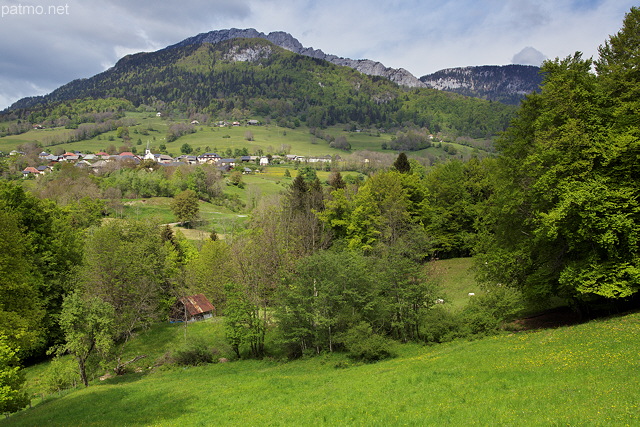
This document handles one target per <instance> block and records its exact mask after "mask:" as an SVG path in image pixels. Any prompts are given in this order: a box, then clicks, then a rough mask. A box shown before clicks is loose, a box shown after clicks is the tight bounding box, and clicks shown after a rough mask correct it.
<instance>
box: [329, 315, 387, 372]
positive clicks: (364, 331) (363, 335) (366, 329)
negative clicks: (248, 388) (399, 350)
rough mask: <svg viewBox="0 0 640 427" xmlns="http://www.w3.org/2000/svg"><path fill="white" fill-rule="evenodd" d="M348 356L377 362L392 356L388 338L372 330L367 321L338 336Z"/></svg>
mask: <svg viewBox="0 0 640 427" xmlns="http://www.w3.org/2000/svg"><path fill="white" fill-rule="evenodd" d="M337 341H338V342H341V343H342V344H344V347H345V349H346V350H347V352H348V355H349V357H351V358H353V359H356V360H361V361H364V362H377V361H379V360H383V359H387V358H389V357H391V356H392V353H391V342H390V341H389V339H388V338H385V337H384V336H382V335H379V334H376V333H375V332H373V328H372V327H371V325H370V324H368V323H367V322H360V323H358V324H356V325H354V326H353V327H352V328H350V329H349V330H348V331H347V332H345V333H344V334H342V335H340V336H338V338H337Z"/></svg>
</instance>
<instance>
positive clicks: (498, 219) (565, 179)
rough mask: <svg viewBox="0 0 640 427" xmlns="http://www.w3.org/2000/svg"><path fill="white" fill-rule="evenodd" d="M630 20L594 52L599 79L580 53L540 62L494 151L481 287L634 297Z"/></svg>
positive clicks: (639, 255) (639, 261)
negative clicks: (538, 81) (537, 83)
mask: <svg viewBox="0 0 640 427" xmlns="http://www.w3.org/2000/svg"><path fill="white" fill-rule="evenodd" d="M638 22H640V12H639V11H638V10H637V8H634V9H632V11H631V12H630V13H629V14H628V15H627V16H626V18H625V23H624V27H623V29H622V30H621V32H620V33H618V34H617V35H615V36H612V37H611V38H610V40H609V41H608V42H607V43H605V45H604V46H603V47H601V49H600V53H601V55H602V56H601V58H600V60H598V61H596V66H597V67H598V68H599V71H601V73H599V74H598V75H596V74H593V73H592V72H591V68H592V66H593V61H592V60H585V59H582V57H581V55H580V54H578V53H576V54H575V55H574V56H572V57H568V58H565V59H562V60H560V59H558V60H556V61H548V62H546V63H545V64H544V66H543V71H544V72H545V80H544V84H543V87H542V91H541V93H540V94H536V95H532V96H530V97H529V98H528V99H527V100H526V101H525V102H524V103H523V104H522V108H521V110H520V112H519V114H518V118H517V119H516V120H515V121H514V122H513V125H512V127H511V128H510V129H509V130H508V131H507V132H506V134H505V135H504V137H503V138H502V140H501V141H500V143H499V146H498V147H499V150H500V157H499V159H498V177H497V179H496V182H497V184H498V185H497V186H496V193H495V195H494V196H493V197H492V199H491V200H490V203H489V205H488V206H489V210H488V211H487V215H486V216H485V224H486V228H485V231H486V233H484V236H483V239H482V245H481V246H480V251H481V252H483V253H484V255H483V257H482V259H481V260H480V267H481V269H482V270H481V273H482V275H483V277H484V278H485V279H486V280H490V281H494V282H500V283H504V284H507V285H509V286H513V287H516V288H519V289H522V290H523V291H524V292H525V293H526V294H527V295H528V296H529V297H530V298H532V299H538V298H540V297H548V296H550V295H558V296H561V297H566V298H572V299H577V300H579V301H582V302H587V303H588V302H589V301H593V300H597V299H598V298H604V299H610V300H613V299H624V298H628V297H630V296H632V295H634V294H635V293H637V292H638V289H639V288H640V276H639V275H638V271H639V270H638V269H639V267H640V247H639V246H638V241H640V225H639V224H640V191H638V187H637V183H636V179H635V178H634V177H635V176H637V174H638V172H640V171H639V170H638V166H637V162H636V161H635V159H636V157H637V153H638V148H639V146H638V144H637V137H638V130H637V129H638V127H637V124H638V122H637V120H638V119H637V117H636V115H633V114H632V115H630V114H628V111H630V109H631V108H635V107H633V105H636V103H637V99H636V98H635V97H634V98H633V99H631V98H629V97H628V96H631V97H633V95H629V94H631V93H632V92H633V91H634V90H637V87H638V78H637V75H636V74H637V73H635V72H630V71H629V67H630V66H631V67H632V65H630V64H631V63H630V62H628V61H631V62H633V61H637V57H638V48H639V46H638V44H637V43H634V42H632V40H635V39H636V31H635V29H636V28H637V26H638ZM631 58H636V59H631ZM621 88H625V89H624V90H621ZM634 88H635V89H634ZM625 111H627V112H625Z"/></svg>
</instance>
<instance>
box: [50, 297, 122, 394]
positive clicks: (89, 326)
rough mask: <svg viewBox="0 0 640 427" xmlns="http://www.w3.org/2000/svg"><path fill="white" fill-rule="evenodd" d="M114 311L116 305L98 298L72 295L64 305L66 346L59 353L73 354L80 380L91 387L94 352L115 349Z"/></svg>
mask: <svg viewBox="0 0 640 427" xmlns="http://www.w3.org/2000/svg"><path fill="white" fill-rule="evenodd" d="M114 319H115V312H114V309H113V306H111V305H110V304H109V303H106V302H105V301H103V300H101V299H100V298H98V297H95V296H87V297H84V298H83V297H82V296H81V295H80V294H79V293H75V292H74V293H72V294H70V295H69V296H67V297H66V298H65V300H64V302H63V303H62V312H61V313H60V326H61V327H62V331H63V332H64V338H65V344H64V345H63V346H62V347H61V349H60V350H62V351H68V352H69V353H71V354H72V355H73V356H74V357H75V359H76V361H77V362H78V371H79V373H80V379H81V380H82V383H83V384H84V385H85V387H86V386H88V385H89V378H88V376H87V360H88V359H89V357H90V356H92V355H93V354H94V353H101V354H103V355H105V354H106V353H108V352H109V350H110V349H111V347H112V346H113V331H114Z"/></svg>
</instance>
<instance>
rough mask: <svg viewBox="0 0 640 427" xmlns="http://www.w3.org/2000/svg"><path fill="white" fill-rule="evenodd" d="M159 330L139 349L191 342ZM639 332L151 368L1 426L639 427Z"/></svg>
mask: <svg viewBox="0 0 640 427" xmlns="http://www.w3.org/2000/svg"><path fill="white" fill-rule="evenodd" d="M158 328H160V329H161V330H156V331H154V332H153V333H152V334H150V336H153V337H154V339H153V340H152V341H147V342H146V344H145V343H144V340H142V339H140V340H139V345H140V348H139V349H138V350H140V351H145V349H144V346H147V348H148V349H149V351H153V350H154V349H158V348H161V347H162V345H161V342H167V341H169V340H176V339H177V342H180V339H184V338H183V335H184V329H183V328H182V326H180V325H163V326H161V327H160V326H159V327H158ZM638 332H640V314H637V313H636V314H630V315H627V316H623V317H616V318H611V319H605V320H599V321H592V322H590V323H586V324H582V325H577V326H572V327H563V328H558V329H550V330H541V331H536V332H521V333H515V334H509V335H502V336H497V337H492V338H485V339H482V340H477V341H471V342H468V341H459V342H453V343H448V344H441V345H437V346H431V347H421V346H419V345H398V346H397V347H396V353H397V357H396V358H394V359H391V360H387V361H383V362H379V363H376V364H372V365H350V364H349V361H348V360H347V359H345V358H344V356H342V355H324V356H320V357H316V358H310V359H303V360H298V361H293V362H287V363H285V362H279V361H275V360H263V361H252V360H248V361H236V362H231V363H223V364H214V365H208V366H203V367H192V368H168V369H158V370H156V371H155V372H150V370H149V369H146V370H145V372H143V373H137V374H136V373H133V374H128V375H125V376H123V377H119V378H114V379H111V380H107V381H104V382H99V381H95V382H94V383H93V384H92V385H91V386H90V387H88V388H86V389H78V390H76V391H73V392H70V393H68V394H64V395H62V396H60V397H50V398H48V399H46V400H45V401H44V402H43V403H41V404H38V405H36V406H34V407H33V408H32V409H28V410H25V411H23V412H22V413H19V414H16V415H13V416H11V417H10V418H9V419H6V420H2V421H0V424H1V425H11V426H13V425H16V426H36V425H37V426H44V425H47V426H57V425H60V426H86V425H94V426H101V425H105V426H107V425H109V426H111V425H154V426H165V425H166V426H171V425H243V426H246V425H255V426H259V425H374V426H389V425H409V426H422V425H501V426H502V425H505V426H507V425H508V426H514V425H518V426H520V425H532V426H536V425H540V426H542V425H545V426H546V425H575V426H577V425H580V426H582V425H587V426H599V425H638V424H639V423H640V393H639V391H640V376H638V375H637V372H638V369H639V368H640V360H639V357H638V351H637V349H638V348H639V347H640V333H638ZM187 334H193V335H198V334H199V335H200V336H202V337H205V336H208V337H211V338H210V339H211V340H212V341H215V340H216V338H215V337H216V336H219V334H220V324H219V322H215V321H212V322H206V323H201V324H199V325H197V327H192V326H189V329H188V332H187ZM161 336H165V339H164V341H163V340H162V339H161V338H159V337H161ZM189 336H190V335H187V337H189ZM169 338H170V339H169ZM159 351H162V350H159ZM159 351H156V353H155V354H158V353H159ZM145 363H147V364H149V361H146V362H145ZM337 365H339V366H341V367H343V368H340V369H338V368H336V366H337ZM344 366H347V367H346V368H344Z"/></svg>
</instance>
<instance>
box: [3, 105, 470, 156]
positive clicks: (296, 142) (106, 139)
mask: <svg viewBox="0 0 640 427" xmlns="http://www.w3.org/2000/svg"><path fill="white" fill-rule="evenodd" d="M126 118H127V119H132V120H134V121H135V124H134V125H132V126H130V127H129V130H130V134H129V135H130V138H131V143H132V144H133V147H135V149H136V151H137V152H138V153H139V154H143V153H144V150H145V148H146V146H147V143H148V144H149V146H150V148H151V150H152V151H153V152H154V153H157V152H159V146H160V145H161V144H164V145H165V146H166V150H167V152H168V153H169V154H170V155H172V156H179V155H181V154H182V152H181V150H180V149H181V147H182V145H183V144H185V143H187V144H189V145H190V146H191V147H192V148H193V149H194V150H198V151H199V152H200V153H204V152H207V151H209V152H218V153H219V154H220V155H221V156H224V153H225V152H226V151H227V150H228V149H231V150H232V151H235V150H236V149H243V148H246V149H247V150H248V151H249V153H250V154H253V153H257V152H258V150H262V152H263V153H264V154H269V153H271V154H275V153H278V152H289V153H290V154H296V155H300V156H325V155H332V156H333V155H338V156H341V157H345V156H347V155H349V154H350V152H345V151H342V150H338V149H335V148H331V147H329V143H328V142H327V141H325V140H323V139H319V138H316V137H314V136H313V135H312V134H311V133H310V131H309V128H308V127H306V126H300V127H298V128H295V129H290V128H284V127H280V126H277V125H275V124H262V125H259V126H248V125H244V124H243V125H241V126H227V127H222V128H220V127H217V126H211V125H205V124H198V125H195V130H196V132H195V133H192V134H188V135H184V136H182V137H180V138H178V139H177V140H175V141H172V142H167V141H166V135H167V130H168V129H169V126H170V125H171V124H172V123H189V120H187V119H175V120H173V119H169V118H165V117H156V116H155V113H139V112H127V113H126ZM70 132H71V131H70V130H68V129H64V128H55V129H38V130H35V129H34V130H30V131H28V132H26V133H23V134H20V135H11V136H6V137H2V138H0V151H3V152H5V153H8V152H9V151H11V150H14V149H16V147H18V146H19V145H20V144H24V143H29V142H38V143H40V144H42V145H43V149H44V150H46V151H56V150H64V151H81V152H98V151H105V150H106V149H107V147H109V146H110V145H114V146H115V147H116V148H117V149H119V148H120V147H121V146H122V145H123V141H122V139H121V138H118V137H117V135H116V134H117V132H116V131H115V130H114V131H109V132H105V133H103V134H101V135H99V136H97V137H95V138H91V139H87V140H83V141H78V142H73V143H66V144H60V145H54V146H48V145H47V141H49V140H50V139H51V138H54V137H59V136H62V135H66V134H69V133H70ZM323 132H324V133H325V134H328V135H332V136H334V137H338V136H344V137H345V138H346V139H347V141H348V142H349V143H350V144H351V152H355V151H361V150H368V151H378V152H385V151H383V150H382V144H383V143H387V142H389V141H390V140H391V138H392V136H393V135H392V134H390V133H379V132H378V131H375V130H365V131H362V132H353V131H345V130H344V126H332V127H330V128H328V129H324V130H323ZM249 139H252V140H249ZM138 144H139V145H138ZM450 145H452V146H453V147H455V148H456V150H457V152H458V154H457V155H458V156H463V157H468V156H470V155H472V154H473V153H478V152H477V150H474V149H472V148H471V147H468V146H466V145H461V144H456V143H450ZM386 152H387V153H392V154H395V152H393V151H386ZM414 154H415V155H416V156H417V157H432V158H442V159H445V158H448V157H450V155H448V154H446V153H445V151H444V150H443V149H442V148H437V147H435V146H434V147H430V148H428V149H426V150H421V151H419V152H415V153H414Z"/></svg>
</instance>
